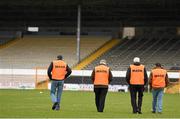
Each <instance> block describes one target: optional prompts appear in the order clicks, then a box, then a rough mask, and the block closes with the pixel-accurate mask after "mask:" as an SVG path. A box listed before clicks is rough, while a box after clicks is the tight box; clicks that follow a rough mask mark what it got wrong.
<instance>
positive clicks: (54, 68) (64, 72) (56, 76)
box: [48, 55, 72, 110]
mask: <svg viewBox="0 0 180 119" xmlns="http://www.w3.org/2000/svg"><path fill="white" fill-rule="evenodd" d="M62 59H63V57H62V56H61V55H59V56H57V60H54V61H53V62H51V64H50V66H49V68H48V76H49V79H50V80H51V93H50V95H51V99H52V102H53V106H52V110H59V109H60V102H61V95H62V91H63V85H64V80H65V79H66V78H67V77H68V76H69V75H70V74H71V72H72V71H71V69H70V68H69V66H68V65H67V64H66V63H65V62H64V61H63V60H62Z"/></svg>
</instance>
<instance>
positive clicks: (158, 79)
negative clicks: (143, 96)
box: [149, 63, 168, 113]
mask: <svg viewBox="0 0 180 119" xmlns="http://www.w3.org/2000/svg"><path fill="white" fill-rule="evenodd" d="M149 85H150V89H152V95H153V101H152V113H156V112H158V113H162V101H163V93H164V88H165V87H166V86H167V85H168V75H167V71H166V70H165V69H164V68H163V67H161V64H160V63H156V64H155V68H154V69H152V71H151V74H150V77H149Z"/></svg>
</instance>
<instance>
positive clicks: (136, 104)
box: [130, 85, 144, 113]
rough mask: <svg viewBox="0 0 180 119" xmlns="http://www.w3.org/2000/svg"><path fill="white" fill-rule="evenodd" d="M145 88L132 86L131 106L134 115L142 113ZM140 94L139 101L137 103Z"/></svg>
mask: <svg viewBox="0 0 180 119" xmlns="http://www.w3.org/2000/svg"><path fill="white" fill-rule="evenodd" d="M143 91H144V86H141V85H140V86H136V85H135V86H132V85H131V86H130V95H131V105H132V108H133V113H136V112H141V106H142V100H143ZM137 94H138V101H137Z"/></svg>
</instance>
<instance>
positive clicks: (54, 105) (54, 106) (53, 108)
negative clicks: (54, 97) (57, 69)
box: [52, 102, 58, 110]
mask: <svg viewBox="0 0 180 119" xmlns="http://www.w3.org/2000/svg"><path fill="white" fill-rule="evenodd" d="M57 104H58V103H57V102H55V103H54V104H53V106H52V110H55V108H56V105H57Z"/></svg>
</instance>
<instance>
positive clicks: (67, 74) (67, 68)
mask: <svg viewBox="0 0 180 119" xmlns="http://www.w3.org/2000/svg"><path fill="white" fill-rule="evenodd" d="M66 71H67V73H66V75H65V78H67V77H68V76H69V75H70V74H71V73H72V70H71V68H69V66H68V65H67V67H66Z"/></svg>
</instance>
